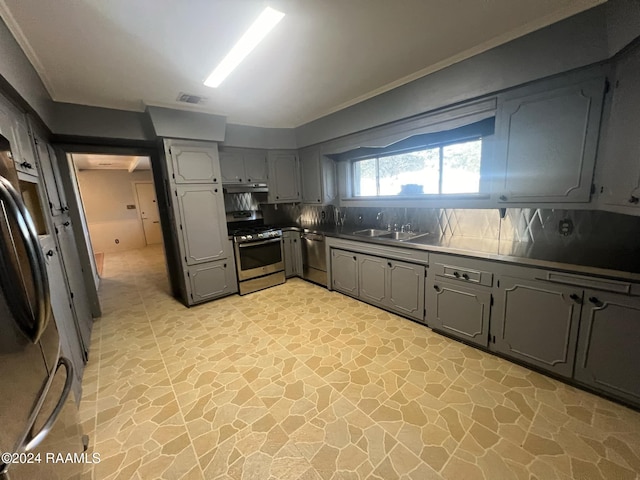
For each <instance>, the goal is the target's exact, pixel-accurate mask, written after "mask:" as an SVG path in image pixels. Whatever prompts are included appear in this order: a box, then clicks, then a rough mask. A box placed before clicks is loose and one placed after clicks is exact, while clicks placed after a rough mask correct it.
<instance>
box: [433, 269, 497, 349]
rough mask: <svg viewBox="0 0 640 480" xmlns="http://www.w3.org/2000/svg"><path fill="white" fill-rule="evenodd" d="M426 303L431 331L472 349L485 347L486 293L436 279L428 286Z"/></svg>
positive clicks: (488, 304) (488, 311) (488, 296)
mask: <svg viewBox="0 0 640 480" xmlns="http://www.w3.org/2000/svg"><path fill="white" fill-rule="evenodd" d="M425 301H426V304H427V316H426V321H427V324H428V325H429V326H430V327H431V328H433V329H434V330H437V331H441V332H444V333H446V334H448V335H451V336H454V337H456V338H459V339H461V340H464V341H466V342H469V343H473V344H475V345H480V346H483V347H486V346H487V345H488V340H489V317H490V315H491V293H490V290H489V289H484V288H480V287H476V286H471V285H467V284H465V283H463V282H455V281H448V280H446V279H443V278H442V277H435V278H433V279H431V280H430V281H429V282H428V285H427V289H426V293H425Z"/></svg>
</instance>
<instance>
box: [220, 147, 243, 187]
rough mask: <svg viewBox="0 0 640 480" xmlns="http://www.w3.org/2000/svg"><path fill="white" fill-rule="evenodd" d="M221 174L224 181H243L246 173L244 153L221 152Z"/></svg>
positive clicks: (228, 182)
mask: <svg viewBox="0 0 640 480" xmlns="http://www.w3.org/2000/svg"><path fill="white" fill-rule="evenodd" d="M219 156H220V175H221V176H222V183H226V184H233V183H242V181H243V179H244V178H245V175H244V161H243V160H242V153H239V152H220V153H219Z"/></svg>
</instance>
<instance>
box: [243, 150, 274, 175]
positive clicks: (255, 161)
mask: <svg viewBox="0 0 640 480" xmlns="http://www.w3.org/2000/svg"><path fill="white" fill-rule="evenodd" d="M242 157H243V160H244V172H245V176H246V179H245V180H246V181H247V182H248V183H267V181H268V179H269V178H268V177H269V175H268V172H267V157H266V155H265V153H264V152H245V153H244V154H243V156H242Z"/></svg>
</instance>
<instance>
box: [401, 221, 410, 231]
mask: <svg viewBox="0 0 640 480" xmlns="http://www.w3.org/2000/svg"><path fill="white" fill-rule="evenodd" d="M400 231H401V232H407V233H411V224H410V223H405V224H404V225H402V226H401V227H400Z"/></svg>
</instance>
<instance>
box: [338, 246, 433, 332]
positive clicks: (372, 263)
mask: <svg viewBox="0 0 640 480" xmlns="http://www.w3.org/2000/svg"><path fill="white" fill-rule="evenodd" d="M424 277H425V267H424V266H423V265H416V264H412V263H407V262H401V261H397V260H391V259H387V258H383V257H376V256H375V255H365V254H361V253H353V252H349V251H345V250H339V249H332V250H331V286H332V288H333V289H334V290H337V291H339V292H342V293H346V294H347V295H351V296H354V297H357V298H358V299H360V300H362V301H364V302H367V303H371V304H372V305H376V306H379V307H382V308H385V309H387V310H392V311H394V312H397V313H400V314H402V315H406V316H408V317H412V318H415V319H417V320H420V321H422V319H423V318H424Z"/></svg>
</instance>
